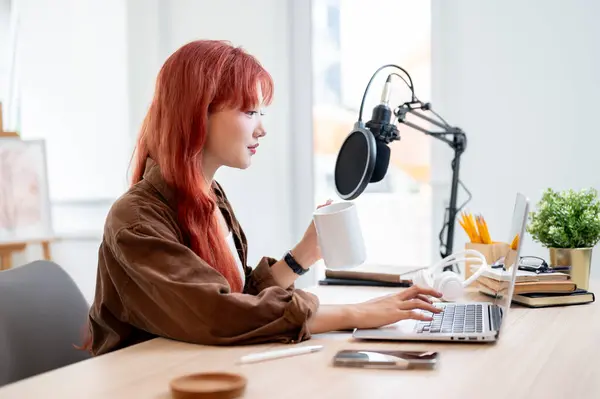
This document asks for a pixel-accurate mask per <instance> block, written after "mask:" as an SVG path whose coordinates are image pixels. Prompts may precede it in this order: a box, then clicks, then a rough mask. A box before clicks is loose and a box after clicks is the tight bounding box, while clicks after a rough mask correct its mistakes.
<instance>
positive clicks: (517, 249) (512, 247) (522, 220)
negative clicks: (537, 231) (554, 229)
mask: <svg viewBox="0 0 600 399" xmlns="http://www.w3.org/2000/svg"><path fill="white" fill-rule="evenodd" d="M528 214H529V199H528V198H527V197H525V196H524V195H523V194H521V193H517V198H516V201H515V207H514V210H513V214H512V222H511V227H510V235H509V236H508V244H509V249H508V252H507V253H506V254H505V256H504V268H505V270H508V272H506V274H505V276H506V277H508V278H506V279H504V280H502V283H501V284H500V289H499V291H498V292H496V296H495V298H494V304H496V305H498V306H499V307H500V310H501V324H500V325H502V324H503V323H502V321H503V320H506V316H507V314H508V310H509V308H510V302H511V298H512V296H513V292H514V290H515V280H516V278H517V269H518V264H519V262H518V259H520V257H521V248H522V243H523V237H524V235H525V227H526V225H527V216H528ZM499 329H500V327H499V328H498V330H499Z"/></svg>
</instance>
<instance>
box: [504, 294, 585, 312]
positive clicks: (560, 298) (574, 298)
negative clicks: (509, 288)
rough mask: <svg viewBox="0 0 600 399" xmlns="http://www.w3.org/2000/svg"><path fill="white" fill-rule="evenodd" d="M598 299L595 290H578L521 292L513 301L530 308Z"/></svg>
mask: <svg viewBox="0 0 600 399" xmlns="http://www.w3.org/2000/svg"><path fill="white" fill-rule="evenodd" d="M595 300H596V297H595V295H594V293H593V292H589V291H586V290H576V291H574V292H571V293H567V294H563V293H555V294H539V293H531V294H521V295H514V296H513V302H515V303H518V304H520V305H523V306H527V307H530V308H544V307H549V306H566V305H581V304H584V303H591V302H594V301H595Z"/></svg>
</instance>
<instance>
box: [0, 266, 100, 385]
mask: <svg viewBox="0 0 600 399" xmlns="http://www.w3.org/2000/svg"><path fill="white" fill-rule="evenodd" d="M88 311H89V306H88V304H87V301H86V300H85V298H84V297H83V295H82V294H81V291H79V288H77V285H75V282H73V280H72V279H71V277H70V276H69V275H68V274H67V273H66V272H65V271H64V270H63V269H62V268H61V267H60V266H58V265H57V264H55V263H53V262H48V261H36V262H32V263H29V264H26V265H23V266H19V267H15V268H13V269H9V270H5V271H2V272H0V386H2V385H5V384H9V383H11V382H15V381H18V380H21V379H23V378H27V377H31V376H34V375H36V374H40V373H43V372H46V371H50V370H53V369H56V368H59V367H63V366H66V365H69V364H72V363H75V362H78V361H81V360H84V359H87V358H89V357H90V355H89V354H88V353H87V352H85V351H82V350H78V349H77V348H75V347H74V345H81V344H82V335H83V334H82V333H83V326H84V324H85V321H86V320H87V314H88Z"/></svg>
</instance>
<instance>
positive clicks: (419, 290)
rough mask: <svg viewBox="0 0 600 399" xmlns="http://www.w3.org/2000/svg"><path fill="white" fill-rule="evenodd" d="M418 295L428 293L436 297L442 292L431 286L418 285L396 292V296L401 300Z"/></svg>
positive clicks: (440, 295)
mask: <svg viewBox="0 0 600 399" xmlns="http://www.w3.org/2000/svg"><path fill="white" fill-rule="evenodd" d="M419 295H429V296H434V297H436V298H441V297H442V293H441V292H438V291H436V290H434V289H433V288H426V287H421V286H418V285H413V286H412V287H410V288H408V289H406V290H404V291H402V292H401V293H399V294H398V297H399V298H400V299H402V300H408V299H413V298H416V297H418V296H419Z"/></svg>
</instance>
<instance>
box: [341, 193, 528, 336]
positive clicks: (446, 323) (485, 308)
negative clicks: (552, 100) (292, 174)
mask: <svg viewBox="0 0 600 399" xmlns="http://www.w3.org/2000/svg"><path fill="white" fill-rule="evenodd" d="M528 213H529V199H528V198H527V197H525V196H524V195H523V194H521V193H517V198H516V201H515V206H514V210H513V216H512V225H511V229H510V235H509V236H508V237H507V239H508V240H507V242H508V243H509V244H510V243H512V242H513V239H514V238H515V237H516V236H517V235H518V237H519V238H520V239H517V240H516V241H515V244H516V245H515V246H516V249H514V247H513V249H509V250H508V252H507V253H506V254H505V256H504V262H505V268H506V269H508V268H507V266H512V267H510V269H508V270H510V272H506V273H507V275H506V277H507V278H506V280H505V283H504V284H500V287H499V288H498V291H497V292H495V293H494V294H495V295H494V296H493V301H492V302H463V303H461V302H452V303H448V302H435V303H434V304H435V306H436V307H440V308H441V309H442V312H440V313H438V314H433V315H432V313H431V312H427V311H423V313H425V314H428V315H432V316H433V321H417V320H402V321H399V322H397V323H394V324H390V325H387V326H384V327H380V328H370V329H355V330H354V332H353V337H354V338H357V339H372V340H399V341H400V340H401V341H455V342H481V341H487V342H493V341H496V340H498V338H499V336H500V329H501V327H502V325H503V324H504V323H503V321H504V320H505V319H506V317H507V315H508V310H509V308H510V302H511V298H512V296H513V292H514V288H515V280H516V276H517V269H518V261H517V259H520V255H521V246H522V245H521V244H522V242H523V240H522V237H524V235H525V226H526V224H527V215H528Z"/></svg>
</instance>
